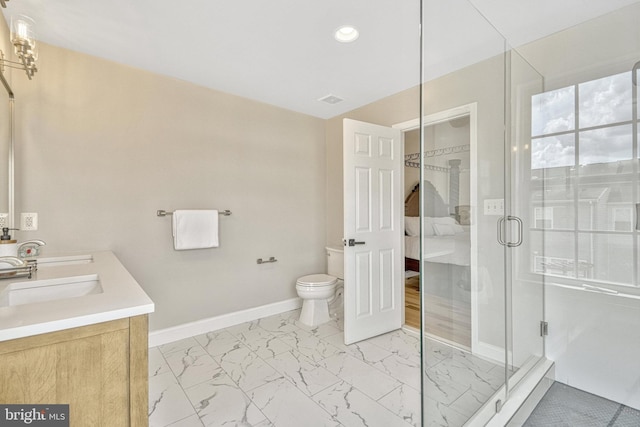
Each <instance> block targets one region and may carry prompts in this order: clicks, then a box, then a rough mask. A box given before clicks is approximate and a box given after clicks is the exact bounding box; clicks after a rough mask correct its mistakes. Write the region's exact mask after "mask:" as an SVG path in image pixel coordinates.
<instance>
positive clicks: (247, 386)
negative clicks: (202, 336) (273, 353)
mask: <svg viewBox="0 0 640 427" xmlns="http://www.w3.org/2000/svg"><path fill="white" fill-rule="evenodd" d="M214 360H215V361H216V362H218V364H219V365H220V367H221V368H222V369H224V371H225V372H226V373H227V374H228V375H229V377H231V379H232V380H233V381H234V382H235V383H236V384H238V386H240V388H241V389H242V390H244V391H245V392H246V391H249V390H251V389H253V388H256V387H259V386H261V385H263V384H266V383H268V382H270V381H273V380H275V379H277V378H281V377H282V375H280V374H279V373H277V372H276V370H275V369H273V368H272V367H271V366H269V365H268V364H267V363H266V362H265V361H264V360H262V359H261V358H260V357H258V355H257V354H255V353H254V352H252V351H251V350H250V349H249V348H248V347H246V346H245V345H244V344H238V345H236V346H235V347H234V348H233V349H231V350H230V351H228V352H227V353H224V354H220V355H218V356H215V357H214Z"/></svg>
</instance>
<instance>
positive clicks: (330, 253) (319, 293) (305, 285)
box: [296, 248, 344, 328]
mask: <svg viewBox="0 0 640 427" xmlns="http://www.w3.org/2000/svg"><path fill="white" fill-rule="evenodd" d="M326 255H327V273H328V274H310V275H307V276H302V277H300V278H299V279H298V280H296V291H297V293H298V296H299V297H300V298H301V299H302V311H301V312H300V319H299V320H300V323H302V324H304V325H307V326H309V327H312V328H313V327H316V326H318V325H321V324H323V323H326V322H328V321H329V319H330V316H329V300H332V299H333V297H334V295H335V291H336V287H337V286H338V283H339V281H340V279H342V276H343V271H344V258H343V251H342V249H341V248H340V249H338V248H326Z"/></svg>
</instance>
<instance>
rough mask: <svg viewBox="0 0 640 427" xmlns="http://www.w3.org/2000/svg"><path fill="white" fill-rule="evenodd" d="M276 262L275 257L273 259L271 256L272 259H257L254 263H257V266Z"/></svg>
mask: <svg viewBox="0 0 640 427" xmlns="http://www.w3.org/2000/svg"><path fill="white" fill-rule="evenodd" d="M277 261H278V260H277V259H276V257H273V256H272V257H269V259H267V260H264V259H262V258H258V259H257V260H256V263H258V264H267V263H269V262H277Z"/></svg>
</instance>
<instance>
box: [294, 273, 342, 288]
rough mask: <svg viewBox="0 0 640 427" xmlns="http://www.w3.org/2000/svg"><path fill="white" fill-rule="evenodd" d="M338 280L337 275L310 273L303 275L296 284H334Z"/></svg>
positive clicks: (314, 285)
mask: <svg viewBox="0 0 640 427" xmlns="http://www.w3.org/2000/svg"><path fill="white" fill-rule="evenodd" d="M337 282H338V278H337V277H333V276H329V275H328V274H310V275H308V276H302V277H300V278H299V279H298V280H297V281H296V285H302V286H313V287H322V286H333V285H335V284H336V283H337Z"/></svg>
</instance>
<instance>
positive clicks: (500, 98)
mask: <svg viewBox="0 0 640 427" xmlns="http://www.w3.org/2000/svg"><path fill="white" fill-rule="evenodd" d="M475 3H476V2H471V1H467V0H452V1H447V2H438V1H435V0H423V1H422V32H423V34H422V82H423V83H422V90H421V97H422V99H421V109H422V111H421V117H422V123H421V129H422V132H421V159H422V163H421V176H420V187H421V194H420V198H421V200H420V203H421V213H422V215H421V218H422V231H421V236H420V240H421V241H420V244H421V258H422V261H421V265H420V270H421V271H420V275H421V289H420V290H421V295H420V296H421V305H422V316H421V317H422V318H421V331H422V333H421V339H422V344H421V345H422V390H423V402H422V404H423V407H422V409H423V410H422V415H423V419H422V423H423V425H425V426H462V425H507V424H508V422H509V420H510V417H511V415H508V416H507V415H505V413H507V412H508V411H505V407H506V406H507V405H511V406H513V405H514V404H517V405H519V404H520V403H521V402H519V401H518V399H523V397H522V396H521V395H520V394H522V390H523V389H524V387H525V386H527V387H528V386H529V385H530V384H529V383H530V382H531V381H532V375H530V374H531V373H532V372H535V373H536V374H538V373H539V372H542V373H543V374H544V372H546V371H547V370H548V368H549V367H550V366H551V363H552V362H551V361H553V363H554V369H555V374H554V375H555V380H556V381H560V382H563V383H565V384H569V385H571V386H572V387H576V388H578V389H580V390H583V391H587V392H589V393H591V394H594V395H597V396H602V397H604V398H606V399H609V400H611V401H614V402H618V403H620V404H622V405H627V406H629V407H631V408H636V409H640V408H638V405H640V404H639V403H638V402H640V388H639V387H638V384H640V374H639V373H638V370H637V366H638V365H637V363H638V362H637V361H638V360H640V359H638V358H639V357H640V344H638V343H640V304H639V301H640V282H639V279H640V278H639V275H640V253H639V252H640V251H639V245H640V234H639V229H640V219H639V217H640V183H639V182H640V180H639V172H640V165H639V158H640V153H639V147H638V139H639V137H640V134H639V129H638V125H639V121H640V115H639V112H638V105H637V98H638V79H639V78H640V76H639V74H638V73H639V71H638V69H639V68H640V62H639V61H640V37H638V32H637V31H638V30H637V28H638V27H637V22H639V21H640V2H626V3H625V4H626V6H624V7H618V8H615V7H612V8H611V9H612V11H610V12H608V13H604V14H600V15H598V16H595V17H593V18H591V19H588V20H585V21H584V22H579V23H576V24H575V25H573V26H570V27H568V28H564V29H562V30H561V31H557V32H555V33H553V34H552V35H549V36H545V37H543V38H541V39H537V40H533V41H528V42H527V43H522V44H520V45H518V46H511V45H510V44H509V41H508V40H507V39H505V37H503V36H502V34H500V33H499V32H498V30H497V29H496V28H497V27H496V26H495V25H494V23H492V22H490V21H489V20H487V18H486V15H485V14H483V13H481V12H480V11H479V10H478V9H477V8H476V7H475V6H474V4H475ZM535 382H537V380H535V381H534V383H535ZM514 402H515V403H514Z"/></svg>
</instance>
